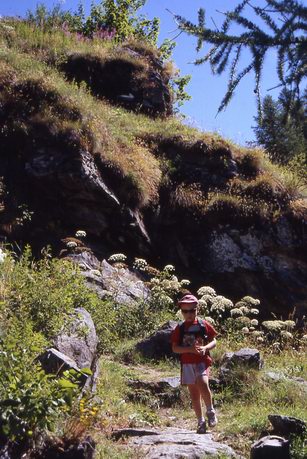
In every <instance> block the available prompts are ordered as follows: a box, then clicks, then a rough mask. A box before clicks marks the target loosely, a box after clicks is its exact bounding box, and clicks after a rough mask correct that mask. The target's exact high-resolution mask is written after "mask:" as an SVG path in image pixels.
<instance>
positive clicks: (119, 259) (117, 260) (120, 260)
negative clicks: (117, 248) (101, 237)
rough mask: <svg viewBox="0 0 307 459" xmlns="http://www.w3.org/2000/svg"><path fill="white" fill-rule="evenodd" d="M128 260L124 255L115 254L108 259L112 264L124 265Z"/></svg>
mask: <svg viewBox="0 0 307 459" xmlns="http://www.w3.org/2000/svg"><path fill="white" fill-rule="evenodd" d="M126 260H127V257H126V255H124V254H123V253H114V254H113V255H111V256H110V257H109V258H108V261H109V262H110V263H124V262H125V261H126Z"/></svg>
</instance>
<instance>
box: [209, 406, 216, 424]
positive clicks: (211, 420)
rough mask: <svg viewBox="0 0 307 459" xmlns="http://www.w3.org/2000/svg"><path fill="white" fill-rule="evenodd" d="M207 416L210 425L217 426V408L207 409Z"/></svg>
mask: <svg viewBox="0 0 307 459" xmlns="http://www.w3.org/2000/svg"><path fill="white" fill-rule="evenodd" d="M207 418H208V426H209V427H215V426H216V424H217V417H216V413H215V410H213V409H212V410H210V411H207Z"/></svg>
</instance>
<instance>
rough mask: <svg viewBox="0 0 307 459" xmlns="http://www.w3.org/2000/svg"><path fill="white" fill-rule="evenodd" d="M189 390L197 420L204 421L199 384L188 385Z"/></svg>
mask: <svg viewBox="0 0 307 459" xmlns="http://www.w3.org/2000/svg"><path fill="white" fill-rule="evenodd" d="M188 389H189V392H190V397H191V401H192V406H193V409H194V411H195V414H196V417H197V419H198V420H199V419H202V416H203V413H202V407H201V399H200V390H199V388H198V386H197V384H188Z"/></svg>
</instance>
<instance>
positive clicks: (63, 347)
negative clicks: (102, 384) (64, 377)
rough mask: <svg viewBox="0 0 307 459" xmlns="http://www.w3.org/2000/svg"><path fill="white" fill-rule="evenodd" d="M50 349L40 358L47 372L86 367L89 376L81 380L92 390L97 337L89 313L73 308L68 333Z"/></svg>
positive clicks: (96, 374) (96, 359)
mask: <svg viewBox="0 0 307 459" xmlns="http://www.w3.org/2000/svg"><path fill="white" fill-rule="evenodd" d="M53 345H54V348H50V349H47V350H46V351H45V353H44V354H43V355H42V356H41V357H40V361H41V362H42V365H43V368H44V369H45V370H46V371H47V372H51V373H56V374H57V373H58V372H59V370H61V371H64V370H67V369H71V368H72V369H75V370H77V371H79V370H82V368H89V369H90V370H91V371H92V375H91V376H90V377H88V378H83V382H84V384H85V386H86V387H91V388H92V390H93V389H94V388H95V385H96V379H97V377H98V357H97V345H98V337H97V334H96V330H95V326H94V323H93V320H92V318H91V316H90V314H89V313H88V312H87V311H86V310H85V309H83V308H76V310H75V315H74V318H73V319H72V321H71V323H70V324H69V327H68V330H67V331H63V332H62V333H60V334H59V335H58V336H57V337H56V338H55V339H54V342H53Z"/></svg>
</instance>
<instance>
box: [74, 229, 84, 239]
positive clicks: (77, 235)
mask: <svg viewBox="0 0 307 459" xmlns="http://www.w3.org/2000/svg"><path fill="white" fill-rule="evenodd" d="M76 237H78V238H84V237H86V232H85V231H82V230H78V231H77V232H76Z"/></svg>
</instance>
